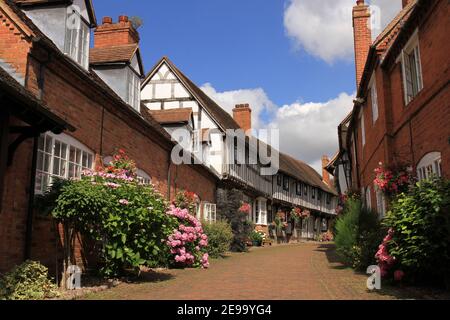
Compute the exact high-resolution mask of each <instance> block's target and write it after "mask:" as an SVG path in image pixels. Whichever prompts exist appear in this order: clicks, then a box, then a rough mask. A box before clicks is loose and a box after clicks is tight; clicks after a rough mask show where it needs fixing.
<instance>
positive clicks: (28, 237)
mask: <svg viewBox="0 0 450 320" xmlns="http://www.w3.org/2000/svg"><path fill="white" fill-rule="evenodd" d="M38 139H39V137H38V136H35V137H33V160H32V163H31V177H30V186H29V188H30V191H29V195H28V212H27V221H26V231H25V248H24V249H25V250H24V260H28V259H30V258H31V244H32V240H33V211H34V206H33V204H34V196H35V193H34V188H35V184H36V168H37V154H38Z"/></svg>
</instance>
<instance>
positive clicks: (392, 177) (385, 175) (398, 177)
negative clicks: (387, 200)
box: [374, 163, 411, 195]
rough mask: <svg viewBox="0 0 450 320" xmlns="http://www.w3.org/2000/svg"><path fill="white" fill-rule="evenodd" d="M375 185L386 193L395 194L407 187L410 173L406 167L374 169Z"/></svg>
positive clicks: (409, 181)
mask: <svg viewBox="0 0 450 320" xmlns="http://www.w3.org/2000/svg"><path fill="white" fill-rule="evenodd" d="M374 183H375V185H376V186H377V187H378V188H379V189H380V190H381V191H383V192H384V193H385V194H387V195H396V194H398V193H401V192H403V191H405V190H406V189H407V187H408V186H409V185H410V183H411V175H410V174H409V173H408V170H406V169H401V168H400V169H386V168H383V167H382V164H381V163H380V167H378V168H376V169H375V180H374Z"/></svg>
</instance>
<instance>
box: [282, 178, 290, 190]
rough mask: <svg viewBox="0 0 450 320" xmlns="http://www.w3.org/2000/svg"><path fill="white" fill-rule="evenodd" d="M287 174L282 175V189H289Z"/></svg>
mask: <svg viewBox="0 0 450 320" xmlns="http://www.w3.org/2000/svg"><path fill="white" fill-rule="evenodd" d="M289 183H290V181H289V176H288V175H286V174H284V175H283V190H284V191H289Z"/></svg>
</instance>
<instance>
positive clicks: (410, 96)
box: [400, 29, 423, 106]
mask: <svg viewBox="0 0 450 320" xmlns="http://www.w3.org/2000/svg"><path fill="white" fill-rule="evenodd" d="M419 44H420V42H419V32H418V29H416V31H415V32H414V34H413V35H412V36H411V38H410V39H409V41H408V42H407V44H406V45H405V46H404V48H403V50H402V52H401V54H400V60H401V67H402V80H403V93H404V101H405V106H408V105H409V104H410V103H411V101H413V100H414V98H415V97H416V96H417V95H418V94H419V93H420V92H421V91H422V89H423V73H422V61H421V57H420V45H419ZM412 55H414V69H411V67H412V66H411V56H412ZM407 66H408V68H407ZM413 71H415V74H413ZM408 77H410V78H411V81H408ZM414 81H415V82H414ZM409 82H411V92H409ZM415 86H416V87H417V88H415ZM415 89H416V90H415Z"/></svg>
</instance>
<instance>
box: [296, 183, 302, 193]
mask: <svg viewBox="0 0 450 320" xmlns="http://www.w3.org/2000/svg"><path fill="white" fill-rule="evenodd" d="M295 193H296V194H297V195H298V196H301V195H302V183H301V182H298V181H297V183H296V184H295Z"/></svg>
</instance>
